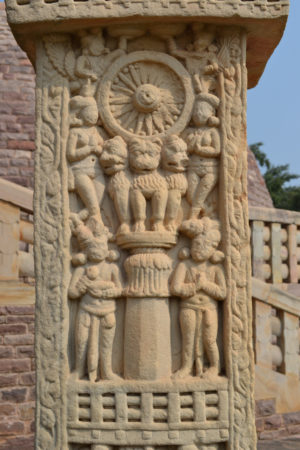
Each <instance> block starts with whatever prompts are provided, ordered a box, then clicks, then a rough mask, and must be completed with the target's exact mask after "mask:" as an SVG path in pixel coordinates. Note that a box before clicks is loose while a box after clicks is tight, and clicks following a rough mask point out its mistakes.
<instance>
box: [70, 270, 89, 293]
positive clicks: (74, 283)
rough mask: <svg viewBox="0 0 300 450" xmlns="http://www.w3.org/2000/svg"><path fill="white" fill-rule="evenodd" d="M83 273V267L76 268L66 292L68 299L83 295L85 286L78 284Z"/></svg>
mask: <svg viewBox="0 0 300 450" xmlns="http://www.w3.org/2000/svg"><path fill="white" fill-rule="evenodd" d="M84 271H85V269H84V267H77V268H76V269H75V270H74V272H73V275H72V278H71V282H70V286H69V290H68V294H69V298H71V299H76V298H79V297H81V296H82V295H83V294H85V292H86V285H85V284H83V283H80V280H81V279H82V277H83V275H84Z"/></svg>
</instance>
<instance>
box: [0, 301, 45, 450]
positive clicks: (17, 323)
mask: <svg viewBox="0 0 300 450" xmlns="http://www.w3.org/2000/svg"><path fill="white" fill-rule="evenodd" d="M33 343H34V306H1V307H0V449H1V450H17V449H22V450H29V449H33V433H34V400H35V396H34V384H35V373H34V346H33ZM45 450H46V449H45Z"/></svg>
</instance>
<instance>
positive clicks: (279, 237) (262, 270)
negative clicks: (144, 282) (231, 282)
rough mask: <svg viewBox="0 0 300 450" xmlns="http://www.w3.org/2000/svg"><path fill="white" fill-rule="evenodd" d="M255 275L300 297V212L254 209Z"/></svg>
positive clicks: (251, 224) (252, 244) (253, 261)
mask: <svg viewBox="0 0 300 450" xmlns="http://www.w3.org/2000/svg"><path fill="white" fill-rule="evenodd" d="M250 226H251V235H252V239H251V246H252V274H253V276H254V277H255V278H257V279H259V280H261V281H264V282H266V283H272V284H276V285H278V284H281V285H282V286H281V287H282V288H284V289H288V290H289V292H291V293H294V294H296V295H299V293H300V290H299V287H298V286H299V285H298V281H299V279H300V213H297V212H294V211H285V210H281V209H268V208H250Z"/></svg>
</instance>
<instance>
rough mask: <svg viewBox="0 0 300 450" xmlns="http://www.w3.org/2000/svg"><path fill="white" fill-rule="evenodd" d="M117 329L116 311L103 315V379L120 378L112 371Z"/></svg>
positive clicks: (101, 354)
mask: <svg viewBox="0 0 300 450" xmlns="http://www.w3.org/2000/svg"><path fill="white" fill-rule="evenodd" d="M115 331H116V318H115V313H110V314H107V315H106V316H104V317H101V331H100V333H101V339H100V377H101V379H102V380H118V379H119V377H118V375H116V374H114V373H113V371H112V347H113V341H114V337H115Z"/></svg>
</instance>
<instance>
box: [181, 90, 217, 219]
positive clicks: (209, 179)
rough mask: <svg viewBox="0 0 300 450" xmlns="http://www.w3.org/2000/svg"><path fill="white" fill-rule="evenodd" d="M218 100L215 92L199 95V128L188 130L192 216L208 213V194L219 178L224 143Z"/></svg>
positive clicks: (195, 112)
mask: <svg viewBox="0 0 300 450" xmlns="http://www.w3.org/2000/svg"><path fill="white" fill-rule="evenodd" d="M219 103H220V100H219V98H218V97H216V96H215V95H213V94H209V93H206V92H205V93H200V94H198V95H197V97H196V100H195V105H194V110H193V115H192V118H193V122H194V124H195V125H196V127H197V128H188V129H187V130H186V136H187V145H188V152H189V153H190V154H191V158H190V164H189V170H188V191H187V199H188V202H189V203H190V205H191V209H190V216H189V217H190V219H193V218H195V219H197V218H198V217H199V214H200V213H202V214H203V213H204V212H205V202H206V200H207V197H208V196H209V194H210V193H211V192H212V191H213V189H214V187H215V186H216V184H217V181H218V175H219V156H220V152H221V144H220V135H219V130H218V126H219V123H220V121H219V119H218V117H217V116H216V110H217V108H218V106H219Z"/></svg>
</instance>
